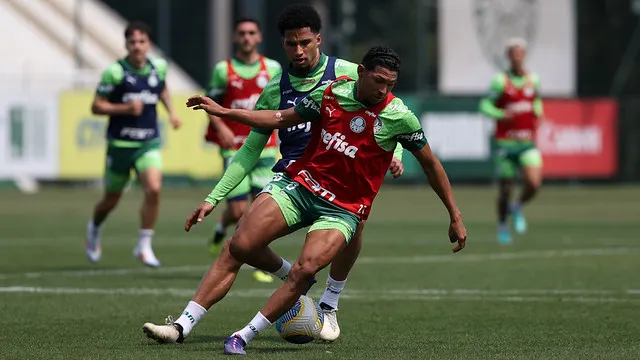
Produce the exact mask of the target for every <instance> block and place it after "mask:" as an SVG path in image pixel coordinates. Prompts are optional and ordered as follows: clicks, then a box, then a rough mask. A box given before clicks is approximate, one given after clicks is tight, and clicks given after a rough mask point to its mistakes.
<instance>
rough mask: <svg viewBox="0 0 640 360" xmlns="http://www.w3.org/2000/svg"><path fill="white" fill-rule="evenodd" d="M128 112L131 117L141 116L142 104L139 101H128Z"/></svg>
mask: <svg viewBox="0 0 640 360" xmlns="http://www.w3.org/2000/svg"><path fill="white" fill-rule="evenodd" d="M128 104H129V111H130V112H131V115H133V116H140V115H142V111H143V110H144V104H143V103H142V101H140V100H131V101H129V103H128Z"/></svg>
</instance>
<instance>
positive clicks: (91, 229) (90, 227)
mask: <svg viewBox="0 0 640 360" xmlns="http://www.w3.org/2000/svg"><path fill="white" fill-rule="evenodd" d="M100 231H102V225H100V226H96V225H95V224H94V223H93V219H91V220H89V223H88V224H87V237H88V238H89V239H92V240H93V239H95V238H97V237H99V236H100Z"/></svg>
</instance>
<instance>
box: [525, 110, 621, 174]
mask: <svg viewBox="0 0 640 360" xmlns="http://www.w3.org/2000/svg"><path fill="white" fill-rule="evenodd" d="M544 112H545V120H544V121H543V123H542V124H541V126H540V128H539V129H538V139H537V145H538V147H539V149H540V151H541V152H542V157H543V161H544V168H543V172H544V176H545V177H547V178H608V177H611V176H614V175H616V174H617V171H618V139H617V128H618V127H617V124H618V105H617V103H616V102H615V101H614V100H609V99H600V100H546V101H545V102H544Z"/></svg>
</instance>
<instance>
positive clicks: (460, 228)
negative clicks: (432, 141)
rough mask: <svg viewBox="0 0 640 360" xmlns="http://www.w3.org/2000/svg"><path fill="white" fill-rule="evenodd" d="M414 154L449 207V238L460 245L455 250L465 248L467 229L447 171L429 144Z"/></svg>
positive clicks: (437, 192) (434, 188)
mask: <svg viewBox="0 0 640 360" xmlns="http://www.w3.org/2000/svg"><path fill="white" fill-rule="evenodd" d="M413 156H415V158H416V159H417V160H418V162H419V163H420V165H421V166H422V169H423V170H424V173H425V175H427V178H428V179H429V183H430V184H431V187H432V188H433V190H434V191H435V192H436V194H438V197H440V200H442V203H443V204H444V206H445V207H446V208H447V211H448V212H449V217H450V220H451V225H450V226H449V240H450V241H451V242H452V243H455V242H457V243H458V245H457V246H456V247H455V248H454V249H453V252H458V251H460V250H462V249H464V246H465V242H466V240H467V229H466V228H465V226H464V224H463V222H462V214H461V213H460V210H458V206H457V205H456V201H455V199H454V197H453V190H451V183H450V182H449V178H448V177H447V173H446V172H445V171H444V168H443V167H442V164H441V163H440V160H438V158H437V157H436V156H435V154H434V153H433V152H432V151H431V148H430V147H429V144H426V145H424V147H422V149H420V150H417V151H415V152H413Z"/></svg>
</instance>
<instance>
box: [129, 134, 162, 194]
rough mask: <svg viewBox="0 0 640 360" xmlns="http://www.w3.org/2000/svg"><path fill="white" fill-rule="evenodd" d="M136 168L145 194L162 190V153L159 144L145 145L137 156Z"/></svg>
mask: <svg viewBox="0 0 640 360" xmlns="http://www.w3.org/2000/svg"><path fill="white" fill-rule="evenodd" d="M134 167H135V170H136V173H138V179H139V180H140V184H141V185H142V187H143V188H144V190H145V193H157V192H160V189H161V188H162V153H161V152H160V145H159V144H152V145H144V146H143V147H142V148H140V149H139V150H138V151H137V152H136V155H135V160H134Z"/></svg>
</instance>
